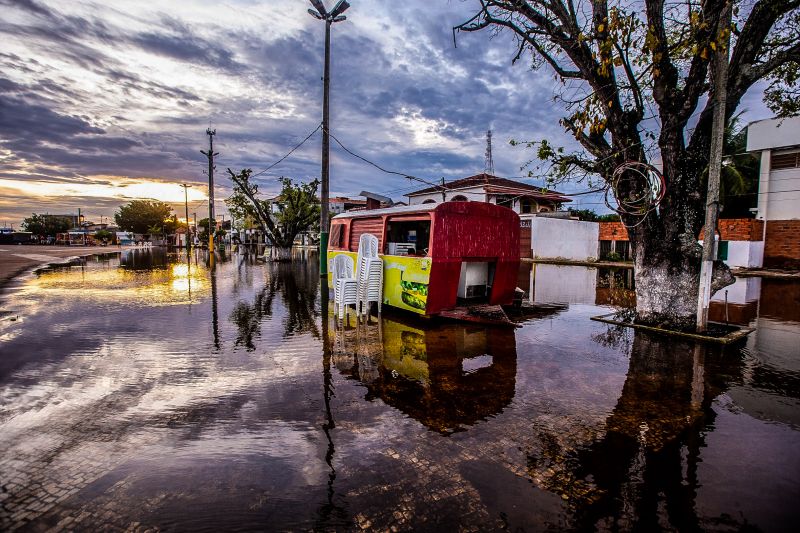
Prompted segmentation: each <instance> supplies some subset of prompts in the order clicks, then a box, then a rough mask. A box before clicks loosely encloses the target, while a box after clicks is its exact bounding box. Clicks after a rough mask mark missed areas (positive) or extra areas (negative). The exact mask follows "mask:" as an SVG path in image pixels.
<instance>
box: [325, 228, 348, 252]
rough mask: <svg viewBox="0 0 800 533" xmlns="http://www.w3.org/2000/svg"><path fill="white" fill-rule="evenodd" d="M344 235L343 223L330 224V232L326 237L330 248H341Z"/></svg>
mask: <svg viewBox="0 0 800 533" xmlns="http://www.w3.org/2000/svg"><path fill="white" fill-rule="evenodd" d="M343 237H344V224H331V233H330V236H329V237H328V246H329V247H330V248H341V247H342V240H343Z"/></svg>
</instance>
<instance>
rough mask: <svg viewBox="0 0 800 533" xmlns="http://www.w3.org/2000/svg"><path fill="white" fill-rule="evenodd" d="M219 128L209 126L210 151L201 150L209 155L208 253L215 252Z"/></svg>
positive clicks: (207, 133) (207, 131) (207, 132)
mask: <svg viewBox="0 0 800 533" xmlns="http://www.w3.org/2000/svg"><path fill="white" fill-rule="evenodd" d="M216 134H217V130H216V129H214V130H212V129H211V128H208V129H207V130H206V135H208V152H206V151H204V150H200V153H202V154H205V156H206V157H208V253H209V254H213V253H214V222H215V221H214V156H216V155H219V152H217V153H214V135H216Z"/></svg>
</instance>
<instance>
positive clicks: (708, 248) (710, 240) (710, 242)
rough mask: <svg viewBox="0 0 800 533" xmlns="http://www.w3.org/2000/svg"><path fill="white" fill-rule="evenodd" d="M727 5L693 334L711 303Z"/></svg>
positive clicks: (725, 82)
mask: <svg viewBox="0 0 800 533" xmlns="http://www.w3.org/2000/svg"><path fill="white" fill-rule="evenodd" d="M731 12H732V6H731V2H726V3H725V5H724V7H723V9H722V15H721V16H720V24H719V27H720V30H719V34H718V37H719V39H720V42H718V43H716V46H717V49H716V51H715V55H714V63H715V65H714V66H715V70H714V115H713V119H712V124H711V153H710V156H709V161H708V193H707V194H706V223H705V227H704V228H703V260H702V263H701V266H700V287H699V291H698V296H697V324H696V325H697V331H698V332H699V333H703V332H705V331H706V330H707V329H708V307H709V302H710V300H711V278H712V274H713V270H714V258H715V256H716V233H717V218H718V217H719V181H720V174H721V172H722V151H723V149H724V142H725V141H724V136H725V114H726V111H727V109H726V108H727V91H728V87H727V86H728V61H729V57H728V48H729V46H730V30H729V26H730V23H731Z"/></svg>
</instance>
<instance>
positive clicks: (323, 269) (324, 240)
mask: <svg viewBox="0 0 800 533" xmlns="http://www.w3.org/2000/svg"><path fill="white" fill-rule="evenodd" d="M319 275H320V276H327V275H328V232H327V231H324V232H321V233H320V234H319Z"/></svg>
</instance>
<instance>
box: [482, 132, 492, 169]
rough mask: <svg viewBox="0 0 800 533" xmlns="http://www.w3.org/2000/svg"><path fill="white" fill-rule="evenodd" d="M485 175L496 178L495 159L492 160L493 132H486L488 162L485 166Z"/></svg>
mask: <svg viewBox="0 0 800 533" xmlns="http://www.w3.org/2000/svg"><path fill="white" fill-rule="evenodd" d="M483 173H484V174H487V175H489V176H494V159H492V130H488V131H487V132H486V161H485V162H484V164H483Z"/></svg>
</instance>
